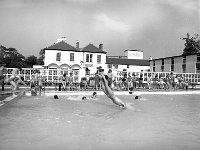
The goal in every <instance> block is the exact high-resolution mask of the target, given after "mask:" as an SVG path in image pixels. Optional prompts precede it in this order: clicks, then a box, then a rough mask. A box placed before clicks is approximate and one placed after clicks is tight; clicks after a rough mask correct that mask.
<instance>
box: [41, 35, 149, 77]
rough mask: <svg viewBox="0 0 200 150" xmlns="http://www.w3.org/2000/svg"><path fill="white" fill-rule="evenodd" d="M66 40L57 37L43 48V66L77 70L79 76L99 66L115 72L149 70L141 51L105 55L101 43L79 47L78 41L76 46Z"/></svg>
mask: <svg viewBox="0 0 200 150" xmlns="http://www.w3.org/2000/svg"><path fill="white" fill-rule="evenodd" d="M62 39H63V40H62ZM66 41H67V40H66V38H65V37H64V38H61V39H58V40H57V42H56V43H55V44H53V45H51V46H49V47H47V48H45V49H44V50H45V60H44V66H45V68H48V69H65V70H79V72H80V76H81V77H83V76H85V74H86V73H87V71H89V73H90V74H95V73H96V71H97V68H98V67H99V66H101V67H102V68H103V69H104V70H105V73H107V72H108V70H109V69H112V70H113V71H114V72H115V73H116V72H117V71H130V72H131V71H132V72H133V71H134V72H141V71H148V70H150V66H149V60H143V52H142V51H139V50H125V52H124V56H122V57H123V58H122V57H121V56H120V58H119V56H118V58H113V57H111V56H110V57H106V52H105V51H103V44H99V47H96V46H94V45H93V44H88V45H87V46H85V47H83V48H80V47H79V42H78V41H77V42H76V47H73V46H71V45H69V44H68V43H67V42H66ZM114 72H113V73H114Z"/></svg>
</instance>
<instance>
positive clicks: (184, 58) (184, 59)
mask: <svg viewBox="0 0 200 150" xmlns="http://www.w3.org/2000/svg"><path fill="white" fill-rule="evenodd" d="M183 64H186V56H183Z"/></svg>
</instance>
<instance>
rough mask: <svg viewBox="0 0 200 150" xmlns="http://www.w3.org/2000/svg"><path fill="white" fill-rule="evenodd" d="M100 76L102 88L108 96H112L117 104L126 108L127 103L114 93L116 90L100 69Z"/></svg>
mask: <svg viewBox="0 0 200 150" xmlns="http://www.w3.org/2000/svg"><path fill="white" fill-rule="evenodd" d="M99 77H100V79H101V83H102V89H103V91H104V93H105V94H106V95H107V96H108V98H110V99H111V100H112V102H113V103H114V104H116V105H118V106H120V107H122V108H125V107H126V105H125V103H123V102H122V101H121V100H120V99H119V98H118V97H116V96H115V95H114V92H113V91H112V90H111V88H110V87H109V86H108V81H107V80H106V78H105V76H104V74H103V72H102V71H100V73H99Z"/></svg>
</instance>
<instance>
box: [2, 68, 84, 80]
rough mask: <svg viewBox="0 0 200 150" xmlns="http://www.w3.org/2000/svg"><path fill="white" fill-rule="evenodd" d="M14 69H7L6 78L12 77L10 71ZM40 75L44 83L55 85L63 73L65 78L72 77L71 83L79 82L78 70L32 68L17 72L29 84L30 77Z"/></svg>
mask: <svg viewBox="0 0 200 150" xmlns="http://www.w3.org/2000/svg"><path fill="white" fill-rule="evenodd" d="M13 69H15V68H7V74H6V77H7V78H8V77H10V76H11V75H12V71H13ZM36 73H37V74H40V75H42V76H43V78H44V79H45V80H46V82H52V83H55V82H57V81H58V80H59V77H60V76H62V75H63V74H64V73H65V74H66V76H68V77H69V76H70V75H71V76H72V78H73V82H75V83H76V82H79V78H80V76H79V70H65V69H62V70H59V69H34V68H22V69H21V70H19V72H18V74H19V75H21V77H22V78H24V81H27V82H29V81H30V80H31V77H32V75H35V74H36Z"/></svg>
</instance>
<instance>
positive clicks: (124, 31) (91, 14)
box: [0, 0, 200, 59]
mask: <svg viewBox="0 0 200 150" xmlns="http://www.w3.org/2000/svg"><path fill="white" fill-rule="evenodd" d="M186 33H190V34H191V35H193V34H195V33H198V34H200V0H0V45H3V46H5V47H14V48H16V49H17V50H18V52H20V53H21V54H23V55H24V56H30V55H35V56H38V54H39V51H40V50H41V49H43V48H45V47H48V46H50V45H52V44H53V43H54V42H56V40H57V39H58V38H60V37H67V41H68V44H70V45H72V46H75V43H76V41H77V40H79V42H80V47H85V46H86V45H87V44H89V43H92V44H94V45H96V46H97V47H98V45H99V43H103V47H104V50H105V51H107V52H108V55H123V52H124V50H126V49H132V50H135V49H138V50H142V51H143V52H144V58H145V59H148V58H149V56H153V58H160V57H166V56H175V55H180V54H182V51H183V48H184V41H183V40H181V39H180V38H181V37H185V36H186Z"/></svg>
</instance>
